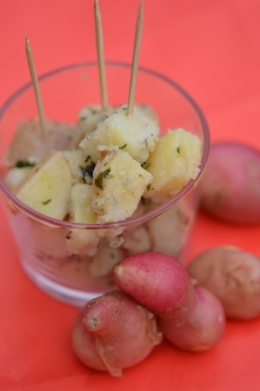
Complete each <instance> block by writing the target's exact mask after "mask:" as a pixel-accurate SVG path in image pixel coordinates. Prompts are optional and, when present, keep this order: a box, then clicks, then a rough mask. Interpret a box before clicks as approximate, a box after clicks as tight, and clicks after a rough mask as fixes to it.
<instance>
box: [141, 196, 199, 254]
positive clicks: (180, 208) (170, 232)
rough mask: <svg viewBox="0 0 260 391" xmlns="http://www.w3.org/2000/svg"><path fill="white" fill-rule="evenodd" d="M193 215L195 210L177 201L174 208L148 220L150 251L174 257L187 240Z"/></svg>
mask: <svg viewBox="0 0 260 391" xmlns="http://www.w3.org/2000/svg"><path fill="white" fill-rule="evenodd" d="M194 213H195V209H192V208H191V207H190V206H189V205H188V204H187V203H181V201H179V203H178V204H177V205H176V206H175V207H172V208H170V209H168V210H166V211H165V212H164V213H161V214H159V215H158V216H155V217H153V218H152V219H150V220H148V222H147V223H146V224H147V228H148V232H149V235H150V240H151V243H152V245H151V250H152V251H154V252H161V253H163V254H167V255H170V256H172V257H175V256H176V255H177V254H178V253H179V252H180V250H181V249H182V248H183V246H184V245H185V243H186V241H187V239H188V236H189V233H190V230H191V226H192V223H193V221H194Z"/></svg>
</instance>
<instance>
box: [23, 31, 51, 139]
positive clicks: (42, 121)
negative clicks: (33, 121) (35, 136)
mask: <svg viewBox="0 0 260 391" xmlns="http://www.w3.org/2000/svg"><path fill="white" fill-rule="evenodd" d="M25 48H26V56H27V62H28V66H29V71H30V75H31V80H32V84H33V89H34V94H35V99H36V104H37V108H38V114H39V120H40V125H41V130H42V136H43V138H45V139H46V138H47V137H48V133H47V129H46V121H45V114H44V109H43V103H42V97H41V91H40V87H39V82H38V78H37V73H36V69H35V65H34V59H33V53H32V48H31V44H30V41H29V39H28V37H27V36H25Z"/></svg>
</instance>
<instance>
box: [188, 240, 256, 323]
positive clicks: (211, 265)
mask: <svg viewBox="0 0 260 391" xmlns="http://www.w3.org/2000/svg"><path fill="white" fill-rule="evenodd" d="M188 272H189V274H190V275H191V277H192V278H194V279H195V280H196V282H197V283H198V284H200V285H201V286H203V287H205V288H207V289H209V290H210V291H211V292H213V294H214V295H216V296H217V297H218V299H219V300H220V301H221V303H222V305H223V307H224V311H225V313H226V316H227V317H228V318H232V319H241V320H246V319H254V318H257V317H259V316H260V260H259V258H258V257H256V256H255V255H253V254H250V253H248V252H246V251H242V250H240V249H238V248H235V247H231V246H219V247H214V248H211V249H209V250H206V251H204V252H202V253H200V254H199V255H198V256H197V257H196V258H194V260H193V261H192V262H191V264H190V265H189V268H188Z"/></svg>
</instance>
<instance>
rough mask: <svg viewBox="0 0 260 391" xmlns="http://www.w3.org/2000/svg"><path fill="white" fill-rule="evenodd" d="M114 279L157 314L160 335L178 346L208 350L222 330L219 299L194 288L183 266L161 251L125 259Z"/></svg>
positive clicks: (116, 270)
mask: <svg viewBox="0 0 260 391" xmlns="http://www.w3.org/2000/svg"><path fill="white" fill-rule="evenodd" d="M114 281H115V283H116V284H117V285H118V286H119V287H120V288H121V289H122V290H123V291H125V292H127V294H129V295H130V296H132V297H134V298H135V300H137V301H139V302H140V303H141V304H142V305H144V306H146V307H147V308H148V309H150V310H151V311H153V312H155V313H156V314H157V315H158V318H159V326H160V330H161V331H162V333H163V334H164V336H165V337H166V338H167V339H168V340H169V341H170V342H172V343H173V344H174V345H175V346H178V347H179V348H181V349H184V350H193V351H196V350H206V349H209V348H211V347H212V346H213V345H215V344H216V343H217V342H218V341H219V340H220V338H221V336H222V335H223V333H224V330H225V314H224V310H223V307H222V305H221V303H220V302H219V300H218V299H217V298H216V297H215V296H214V295H213V294H212V293H210V292H209V291H208V290H206V289H204V288H201V287H195V288H194V287H193V283H192V281H191V279H190V277H189V275H188V272H187V271H186V269H185V268H184V267H183V266H182V265H180V264H178V262H177V261H175V260H174V259H173V258H171V257H169V256H167V255H165V254H160V253H151V252H150V253H149V252H148V253H142V254H136V255H133V256H131V257H128V258H126V259H125V260H124V261H122V262H121V263H120V265H118V266H117V267H116V268H115V271H114Z"/></svg>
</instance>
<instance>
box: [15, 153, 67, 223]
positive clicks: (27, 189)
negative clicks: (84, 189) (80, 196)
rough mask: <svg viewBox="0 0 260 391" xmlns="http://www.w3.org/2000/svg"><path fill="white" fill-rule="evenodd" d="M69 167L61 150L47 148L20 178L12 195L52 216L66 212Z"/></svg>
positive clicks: (59, 215)
mask: <svg viewBox="0 0 260 391" xmlns="http://www.w3.org/2000/svg"><path fill="white" fill-rule="evenodd" d="M70 191H71V171H70V168H69V166H68V163H67V161H66V159H65V157H64V155H63V153H62V152H50V153H49V154H48V155H47V156H46V157H45V158H44V159H42V160H41V162H40V163H39V164H37V165H36V166H35V167H34V168H33V169H32V171H31V173H30V174H29V175H28V176H27V177H26V178H25V179H24V180H23V181H22V182H21V184H20V186H19V187H18V189H17V191H16V196H17V198H19V199H20V200H21V201H22V202H24V203H25V204H26V205H28V206H29V207H30V208H32V209H34V210H36V211H37V212H39V213H42V214H44V215H46V216H49V217H53V218H55V219H59V220H63V219H64V217H65V216H66V214H67V213H68V202H69V197H70Z"/></svg>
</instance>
